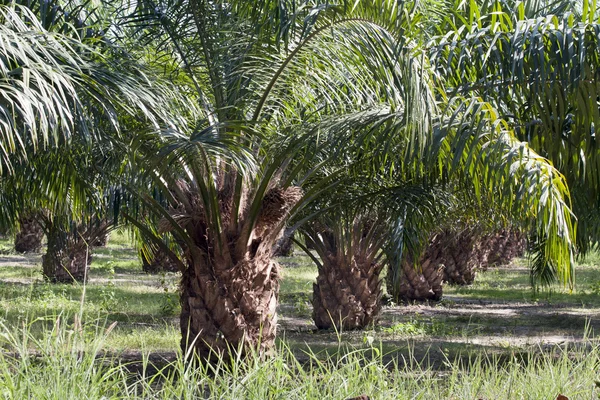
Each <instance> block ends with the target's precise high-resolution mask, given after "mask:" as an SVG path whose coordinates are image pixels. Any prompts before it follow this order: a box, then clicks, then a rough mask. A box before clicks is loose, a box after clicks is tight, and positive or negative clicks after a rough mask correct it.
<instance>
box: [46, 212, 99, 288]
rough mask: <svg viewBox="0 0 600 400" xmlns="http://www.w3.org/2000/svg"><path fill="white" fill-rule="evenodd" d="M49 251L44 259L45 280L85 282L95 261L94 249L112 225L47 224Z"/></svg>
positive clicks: (48, 222) (52, 222) (49, 221)
mask: <svg viewBox="0 0 600 400" xmlns="http://www.w3.org/2000/svg"><path fill="white" fill-rule="evenodd" d="M45 230H46V237H47V238H48V248H47V250H46V254H44V256H43V257H42V272H43V274H44V278H45V279H47V280H49V281H50V282H55V283H73V282H84V281H85V280H86V279H87V276H88V271H89V264H90V263H91V261H92V246H88V244H89V243H94V242H95V241H96V240H97V239H98V237H100V236H104V235H106V233H107V230H108V225H107V224H105V223H101V224H90V225H87V226H86V225H82V224H71V227H70V228H67V227H66V226H63V225H60V224H57V223H55V222H54V221H51V220H49V219H48V220H46V221H45Z"/></svg>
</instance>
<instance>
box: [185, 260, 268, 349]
mask: <svg viewBox="0 0 600 400" xmlns="http://www.w3.org/2000/svg"><path fill="white" fill-rule="evenodd" d="M205 261H206V260H205ZM278 269H279V267H278V265H277V263H275V262H274V261H270V260H268V259H259V260H252V261H248V260H246V261H242V262H240V263H238V264H236V265H234V266H232V268H227V269H224V270H221V272H220V273H218V276H215V275H212V274H210V273H208V271H209V268H208V264H207V263H206V262H201V261H200V262H198V261H197V262H196V263H195V264H194V265H193V266H191V267H189V268H188V269H187V270H186V271H185V272H184V274H183V276H182V280H181V319H180V324H181V332H182V339H181V346H182V349H183V350H184V351H187V350H188V349H189V348H190V347H192V346H193V351H194V352H195V354H196V355H197V356H199V357H200V358H201V359H204V360H209V359H212V358H214V357H217V356H224V355H230V354H232V353H234V352H235V351H238V350H241V352H242V353H246V352H247V351H249V350H255V351H257V352H259V353H264V352H266V351H268V350H270V349H271V348H272V347H273V346H274V344H275V333H276V327H277V313H276V312H277V298H278V293H279V278H278Z"/></svg>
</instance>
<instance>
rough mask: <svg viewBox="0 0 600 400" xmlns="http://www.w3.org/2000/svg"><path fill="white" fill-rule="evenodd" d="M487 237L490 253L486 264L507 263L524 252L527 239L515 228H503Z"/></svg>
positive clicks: (497, 264)
mask: <svg viewBox="0 0 600 400" xmlns="http://www.w3.org/2000/svg"><path fill="white" fill-rule="evenodd" d="M490 236H491V237H490V238H488V244H487V245H488V247H489V251H490V255H489V257H488V263H487V265H486V267H488V266H499V265H507V264H510V262H511V261H512V260H513V259H514V258H516V257H522V256H523V254H524V253H525V248H526V244H527V241H526V239H525V236H524V235H523V234H522V233H520V232H519V231H517V230H515V229H503V230H501V231H499V232H497V233H495V234H493V235H490Z"/></svg>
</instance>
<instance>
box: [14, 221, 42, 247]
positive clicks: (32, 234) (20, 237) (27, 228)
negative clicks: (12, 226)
mask: <svg viewBox="0 0 600 400" xmlns="http://www.w3.org/2000/svg"><path fill="white" fill-rule="evenodd" d="M19 227H20V229H19V232H18V233H17V236H16V237H15V251H16V252H17V253H37V252H38V251H40V249H41V248H42V238H43V237H44V231H43V230H42V226H41V225H40V223H39V221H38V218H36V216H28V217H25V218H20V219H19Z"/></svg>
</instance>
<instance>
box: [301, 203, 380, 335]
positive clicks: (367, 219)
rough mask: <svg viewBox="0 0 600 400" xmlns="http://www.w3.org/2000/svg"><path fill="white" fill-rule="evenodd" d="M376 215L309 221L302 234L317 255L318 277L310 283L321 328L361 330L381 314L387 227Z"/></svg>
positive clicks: (348, 214)
mask: <svg viewBox="0 0 600 400" xmlns="http://www.w3.org/2000/svg"><path fill="white" fill-rule="evenodd" d="M378 218H379V216H377V215H376V214H375V213H372V212H371V213H369V212H364V213H361V212H357V213H343V212H338V213H334V215H332V216H330V218H326V217H325V216H321V217H320V218H319V220H318V221H313V222H311V223H307V224H305V225H304V226H303V228H302V232H303V233H304V237H305V239H306V244H307V245H309V244H310V246H311V247H312V248H313V249H314V250H315V251H316V253H317V255H318V258H317V257H314V256H312V253H310V251H307V254H309V255H310V256H312V258H313V260H314V261H315V262H316V264H317V267H318V271H319V275H318V277H317V282H316V283H315V284H313V320H314V321H315V325H317V328H319V329H329V328H332V327H336V328H337V329H342V328H343V329H362V328H364V327H367V326H369V325H372V324H373V323H375V322H376V320H377V317H378V316H379V312H380V310H381V304H380V299H381V295H382V291H381V284H382V282H381V279H380V277H379V275H380V273H381V271H382V270H383V267H384V265H385V264H384V261H383V260H382V257H383V252H382V251H381V250H382V247H383V244H384V243H385V239H386V237H385V233H387V232H386V229H385V223H382V222H381V221H379V220H378Z"/></svg>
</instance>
